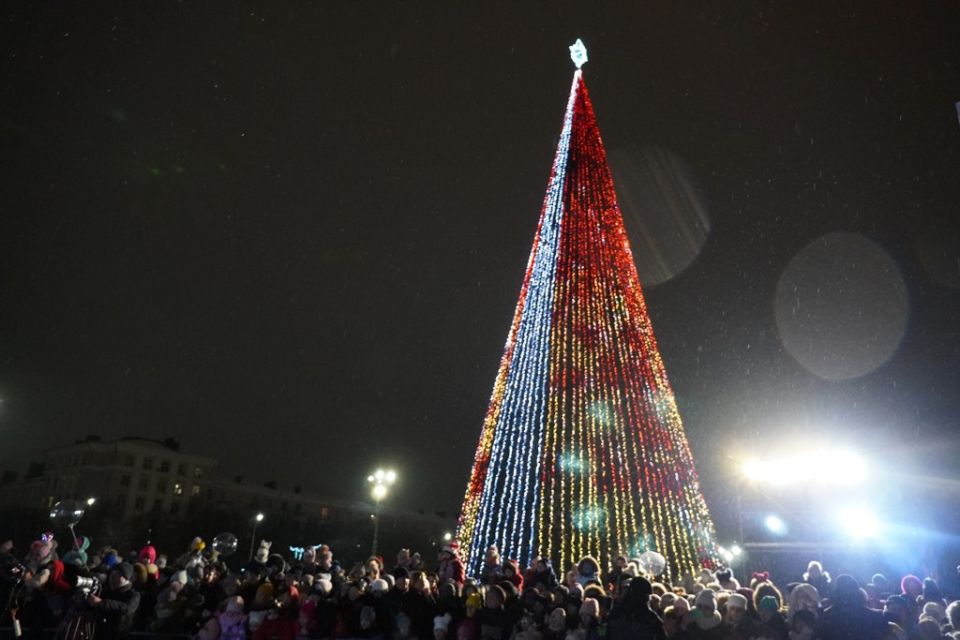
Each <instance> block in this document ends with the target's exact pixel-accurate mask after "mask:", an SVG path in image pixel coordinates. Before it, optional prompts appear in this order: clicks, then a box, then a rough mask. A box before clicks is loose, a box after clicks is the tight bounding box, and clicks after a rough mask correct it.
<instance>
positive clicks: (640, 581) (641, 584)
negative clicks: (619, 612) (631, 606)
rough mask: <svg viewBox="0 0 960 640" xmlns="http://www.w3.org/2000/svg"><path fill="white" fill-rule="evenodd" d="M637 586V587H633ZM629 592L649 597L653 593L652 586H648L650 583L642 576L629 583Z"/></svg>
mask: <svg viewBox="0 0 960 640" xmlns="http://www.w3.org/2000/svg"><path fill="white" fill-rule="evenodd" d="M634 585H637V586H634ZM630 591H631V592H638V593H640V594H641V595H646V596H649V595H650V594H652V593H653V585H652V584H650V581H649V580H647V579H646V578H644V577H643V576H637V577H636V578H634V579H633V580H631V581H630Z"/></svg>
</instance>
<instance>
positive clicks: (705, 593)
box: [694, 589, 717, 609]
mask: <svg viewBox="0 0 960 640" xmlns="http://www.w3.org/2000/svg"><path fill="white" fill-rule="evenodd" d="M694 604H695V606H697V607H700V606H708V607H710V608H712V609H716V608H717V594H716V593H714V592H713V589H702V590H701V591H700V593H698V594H697V599H696V600H695V602H694Z"/></svg>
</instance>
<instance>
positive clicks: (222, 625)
mask: <svg viewBox="0 0 960 640" xmlns="http://www.w3.org/2000/svg"><path fill="white" fill-rule="evenodd" d="M224 605H225V606H224V607H223V610H222V611H220V612H219V613H217V615H215V616H212V617H211V618H210V619H209V620H208V621H207V623H206V624H205V625H203V628H202V629H200V631H199V632H198V633H197V637H196V640H246V638H247V616H246V615H244V613H243V598H241V597H240V596H234V597H232V598H227V600H226V602H225V603H224Z"/></svg>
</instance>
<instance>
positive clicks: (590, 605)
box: [580, 598, 600, 618]
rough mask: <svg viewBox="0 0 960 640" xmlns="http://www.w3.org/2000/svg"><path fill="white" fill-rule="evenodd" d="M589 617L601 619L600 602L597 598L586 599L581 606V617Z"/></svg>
mask: <svg viewBox="0 0 960 640" xmlns="http://www.w3.org/2000/svg"><path fill="white" fill-rule="evenodd" d="M584 614H586V615H588V616H590V617H591V618H599V617H600V602H599V601H597V600H596V598H584V599H583V604H581V605H580V615H584Z"/></svg>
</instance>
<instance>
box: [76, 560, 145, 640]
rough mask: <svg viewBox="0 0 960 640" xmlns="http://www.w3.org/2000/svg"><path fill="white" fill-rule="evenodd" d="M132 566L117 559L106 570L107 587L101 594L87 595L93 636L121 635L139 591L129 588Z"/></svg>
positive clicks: (127, 628)
mask: <svg viewBox="0 0 960 640" xmlns="http://www.w3.org/2000/svg"><path fill="white" fill-rule="evenodd" d="M132 578H133V566H132V565H131V564H130V563H128V562H121V563H120V564H118V565H117V567H116V568H115V569H114V570H113V571H111V572H110V579H109V584H108V586H107V589H106V590H105V591H104V592H103V594H102V595H100V596H96V595H94V594H92V593H91V594H90V595H89V596H87V605H89V607H90V608H91V609H92V610H93V611H94V613H95V614H96V617H95V619H96V625H97V630H96V637H98V638H125V637H126V636H127V634H128V633H129V631H130V627H131V626H132V624H133V617H134V614H135V613H136V612H137V607H138V606H139V605H140V594H139V593H138V592H136V591H134V589H133V583H132V582H131V580H132Z"/></svg>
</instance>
